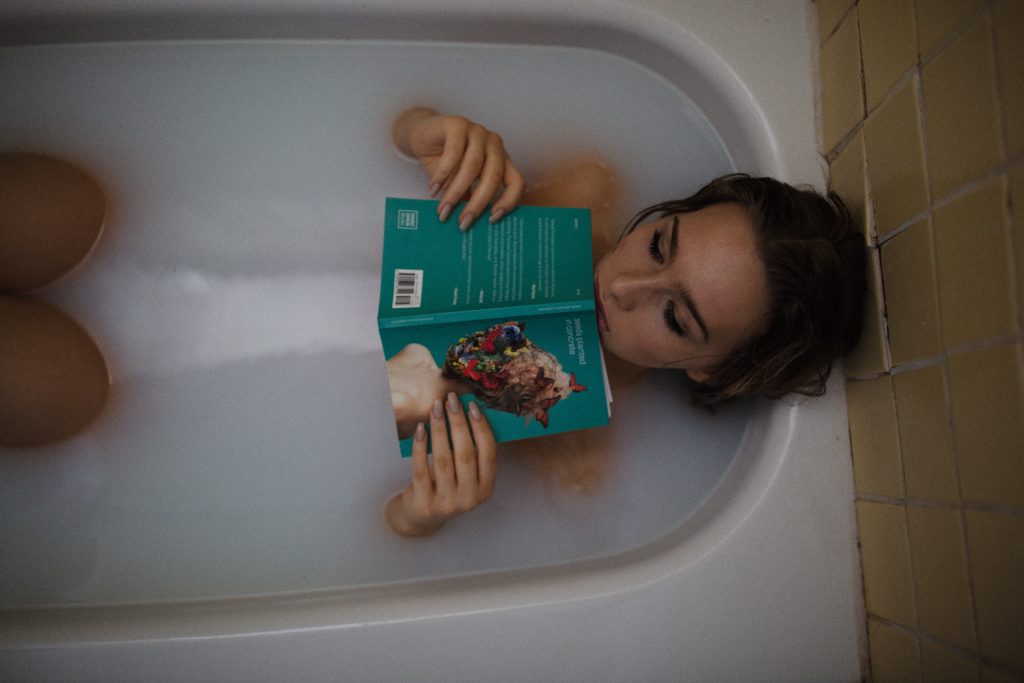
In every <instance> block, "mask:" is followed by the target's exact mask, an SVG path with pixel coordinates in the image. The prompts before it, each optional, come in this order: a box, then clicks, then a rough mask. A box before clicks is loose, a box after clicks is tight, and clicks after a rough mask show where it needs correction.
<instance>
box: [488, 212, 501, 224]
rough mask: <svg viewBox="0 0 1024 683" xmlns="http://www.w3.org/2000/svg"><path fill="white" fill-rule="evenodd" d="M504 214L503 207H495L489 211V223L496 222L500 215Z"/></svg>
mask: <svg viewBox="0 0 1024 683" xmlns="http://www.w3.org/2000/svg"><path fill="white" fill-rule="evenodd" d="M504 215H505V209H495V210H494V211H491V220H490V222H491V224H492V225H493V224H494V223H497V222H498V221H500V220H501V218H502V216H504Z"/></svg>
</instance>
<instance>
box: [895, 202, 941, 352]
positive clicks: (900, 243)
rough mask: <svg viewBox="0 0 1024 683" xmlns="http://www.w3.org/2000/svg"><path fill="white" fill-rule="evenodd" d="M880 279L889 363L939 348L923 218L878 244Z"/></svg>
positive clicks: (929, 245) (928, 232) (928, 239)
mask: <svg viewBox="0 0 1024 683" xmlns="http://www.w3.org/2000/svg"><path fill="white" fill-rule="evenodd" d="M881 251H882V280H883V282H885V309H886V315H887V318H888V323H889V349H890V351H891V352H892V364H893V366H899V365H902V364H904V363H907V362H909V361H912V360H920V359H922V358H930V357H932V356H936V355H938V354H939V353H941V352H942V339H941V336H940V334H939V297H938V293H937V292H936V289H935V254H934V252H933V251H932V236H931V227H930V225H929V223H928V221H927V220H924V221H921V222H919V223H915V224H914V225H912V226H910V227H909V228H907V229H906V230H905V231H903V232H901V233H900V234H898V235H896V236H895V237H893V238H892V239H890V240H889V241H888V242H886V243H885V244H883V245H882V247H881Z"/></svg>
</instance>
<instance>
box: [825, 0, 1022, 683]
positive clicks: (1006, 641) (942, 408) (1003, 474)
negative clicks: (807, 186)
mask: <svg viewBox="0 0 1024 683" xmlns="http://www.w3.org/2000/svg"><path fill="white" fill-rule="evenodd" d="M817 5H818V12H819V18H820V27H821V42H822V48H821V50H822V52H821V70H822V83H821V96H822V115H823V116H822V122H823V126H822V129H823V150H822V151H823V153H824V154H825V155H826V158H827V159H828V161H829V164H830V168H831V185H832V187H833V189H835V190H836V191H837V192H839V194H840V195H842V196H843V197H844V198H845V199H846V200H847V201H848V202H849V203H850V204H851V205H852V206H853V207H855V208H856V209H857V210H858V211H859V213H860V215H861V216H863V218H864V221H865V227H866V231H867V234H868V242H869V245H870V246H871V247H872V256H873V267H872V279H873V282H874V290H875V295H874V300H873V301H872V304H871V311H870V315H869V321H868V325H867V329H866V334H865V339H864V341H863V342H862V344H861V346H860V348H859V349H858V351H857V352H856V353H855V355H854V357H853V358H851V359H850V360H849V361H848V363H847V368H846V370H847V375H848V377H849V378H850V381H849V383H848V385H847V387H848V388H847V395H848V399H849V405H850V437H851V441H852V446H853V469H854V479H855V482H856V488H857V501H856V506H857V519H858V524H859V531H860V539H861V553H862V566H863V570H864V591H865V602H866V605H867V611H868V619H867V642H868V644H869V651H870V664H869V671H865V675H870V676H871V677H872V678H873V679H874V680H875V681H901V682H902V681H922V680H923V681H938V680H958V681H959V680H965V681H1005V680H1018V681H1019V680H1024V343H1022V339H1024V336H1022V329H1021V328H1022V321H1024V0H997V1H991V0H989V1H986V0H818V2H817Z"/></svg>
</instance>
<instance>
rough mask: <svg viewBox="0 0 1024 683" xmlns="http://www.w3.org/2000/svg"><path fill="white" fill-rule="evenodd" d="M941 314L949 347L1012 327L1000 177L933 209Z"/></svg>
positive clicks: (1003, 192)
mask: <svg viewBox="0 0 1024 683" xmlns="http://www.w3.org/2000/svg"><path fill="white" fill-rule="evenodd" d="M932 221H933V225H934V228H935V251H936V255H937V261H938V263H937V270H938V276H939V277H938V279H939V315H940V319H941V321H942V324H941V327H942V341H943V343H944V344H945V345H946V346H958V345H961V344H966V343H969V342H974V341H978V340H981V339H987V338H990V337H1001V336H1005V335H1008V334H1012V333H1013V331H1014V327H1015V325H1014V314H1013V299H1012V295H1011V291H1012V290H1011V279H1010V264H1009V260H1010V259H1009V258H1008V251H1009V244H1007V237H1008V232H1009V230H1008V228H1007V225H1006V223H1007V218H1006V182H1005V179H1004V178H1002V177H999V178H995V179H993V180H992V181H990V182H988V183H986V184H985V185H982V186H981V187H980V188H978V189H977V190H974V191H973V192H970V193H969V194H967V195H964V196H963V197H960V198H959V199H957V200H955V201H953V202H951V203H949V204H947V205H945V206H942V207H939V208H937V209H936V210H935V212H934V214H933V217H932Z"/></svg>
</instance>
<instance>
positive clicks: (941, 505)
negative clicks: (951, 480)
mask: <svg viewBox="0 0 1024 683" xmlns="http://www.w3.org/2000/svg"><path fill="white" fill-rule="evenodd" d="M857 500H861V501H866V502H869V503H882V504H885V505H905V506H907V507H916V508H937V509H943V510H960V509H964V510H967V511H970V512H991V513H993V514H998V515H1005V516H1007V517H1024V508H1022V507H1017V506H1013V505H1004V504H1001V503H989V502H984V501H973V500H965V501H962V502H951V501H948V500H947V501H943V500H927V499H924V498H893V497H892V496H880V495H876V494H873V493H858V494H857Z"/></svg>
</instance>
